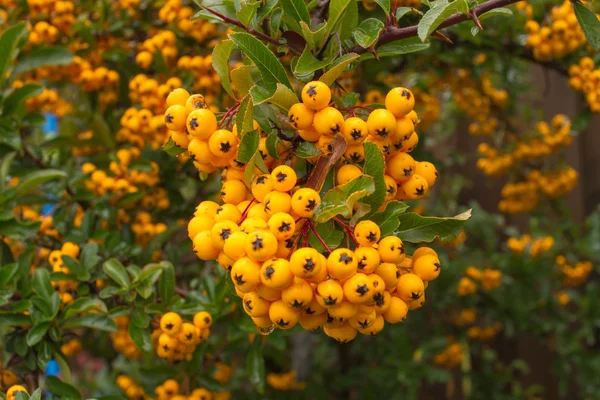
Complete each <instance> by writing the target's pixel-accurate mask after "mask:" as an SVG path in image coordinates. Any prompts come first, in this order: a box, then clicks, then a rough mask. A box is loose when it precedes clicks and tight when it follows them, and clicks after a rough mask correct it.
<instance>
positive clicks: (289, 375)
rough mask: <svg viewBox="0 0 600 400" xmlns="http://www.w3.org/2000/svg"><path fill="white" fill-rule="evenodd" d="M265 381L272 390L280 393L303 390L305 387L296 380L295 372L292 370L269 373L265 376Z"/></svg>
mask: <svg viewBox="0 0 600 400" xmlns="http://www.w3.org/2000/svg"><path fill="white" fill-rule="evenodd" d="M266 381H267V384H268V385H269V386H271V387H272V388H273V389H275V390H281V391H290V390H304V387H305V386H306V384H305V383H304V382H298V381H297V380H296V371H294V370H291V371H288V372H281V373H275V372H270V373H268V374H267V379H266Z"/></svg>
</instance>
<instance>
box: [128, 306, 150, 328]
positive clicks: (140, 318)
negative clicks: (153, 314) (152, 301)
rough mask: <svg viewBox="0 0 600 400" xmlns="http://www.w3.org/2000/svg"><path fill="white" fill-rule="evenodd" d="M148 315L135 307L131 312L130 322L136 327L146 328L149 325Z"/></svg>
mask: <svg viewBox="0 0 600 400" xmlns="http://www.w3.org/2000/svg"><path fill="white" fill-rule="evenodd" d="M150 320H151V318H150V315H148V314H147V313H146V312H145V311H144V310H142V309H139V308H136V309H134V310H133V311H132V312H131V323H132V324H134V325H135V326H137V327H138V328H147V327H148V325H150Z"/></svg>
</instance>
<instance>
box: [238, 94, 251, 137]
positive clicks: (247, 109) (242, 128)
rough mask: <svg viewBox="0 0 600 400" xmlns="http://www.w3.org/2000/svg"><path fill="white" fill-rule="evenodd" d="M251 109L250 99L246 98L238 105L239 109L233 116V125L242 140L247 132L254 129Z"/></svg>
mask: <svg viewBox="0 0 600 400" xmlns="http://www.w3.org/2000/svg"><path fill="white" fill-rule="evenodd" d="M252 107H253V105H252V97H251V96H246V97H244V99H243V100H242V102H241V103H240V107H239V108H238V111H237V114H236V115H235V124H236V127H237V131H238V135H239V136H240V137H241V138H243V137H244V135H245V134H246V133H247V132H250V131H251V130H253V129H254V123H253V122H254V112H253V109H252Z"/></svg>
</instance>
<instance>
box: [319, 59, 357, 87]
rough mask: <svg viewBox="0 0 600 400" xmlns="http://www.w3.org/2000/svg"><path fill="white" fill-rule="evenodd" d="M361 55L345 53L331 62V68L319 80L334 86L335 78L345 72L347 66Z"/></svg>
mask: <svg viewBox="0 0 600 400" xmlns="http://www.w3.org/2000/svg"><path fill="white" fill-rule="evenodd" d="M359 57H360V56H359V55H358V54H356V53H348V54H344V55H343V56H341V57H340V58H338V59H337V60H335V62H334V63H333V64H331V67H330V68H329V70H328V71H327V72H325V73H324V74H323V76H321V78H320V79H319V80H320V81H321V82H324V83H325V84H326V85H327V86H332V85H333V83H334V82H335V80H336V79H337V78H338V77H339V76H340V75H341V74H342V72H344V70H345V69H346V67H347V66H348V65H349V64H350V63H352V62H353V61H356V59H358V58H359Z"/></svg>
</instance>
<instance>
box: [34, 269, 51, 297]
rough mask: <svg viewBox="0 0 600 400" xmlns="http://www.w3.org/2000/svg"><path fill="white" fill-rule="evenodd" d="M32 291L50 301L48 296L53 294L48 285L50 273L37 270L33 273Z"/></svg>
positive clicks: (45, 270) (44, 270) (49, 284)
mask: <svg viewBox="0 0 600 400" xmlns="http://www.w3.org/2000/svg"><path fill="white" fill-rule="evenodd" d="M33 290H34V291H35V292H36V293H37V294H38V295H39V296H40V297H43V298H44V299H46V300H50V296H52V293H54V290H53V289H52V284H51V283H50V273H49V272H48V270H47V269H44V268H38V269H36V270H35V272H34V273H33Z"/></svg>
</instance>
